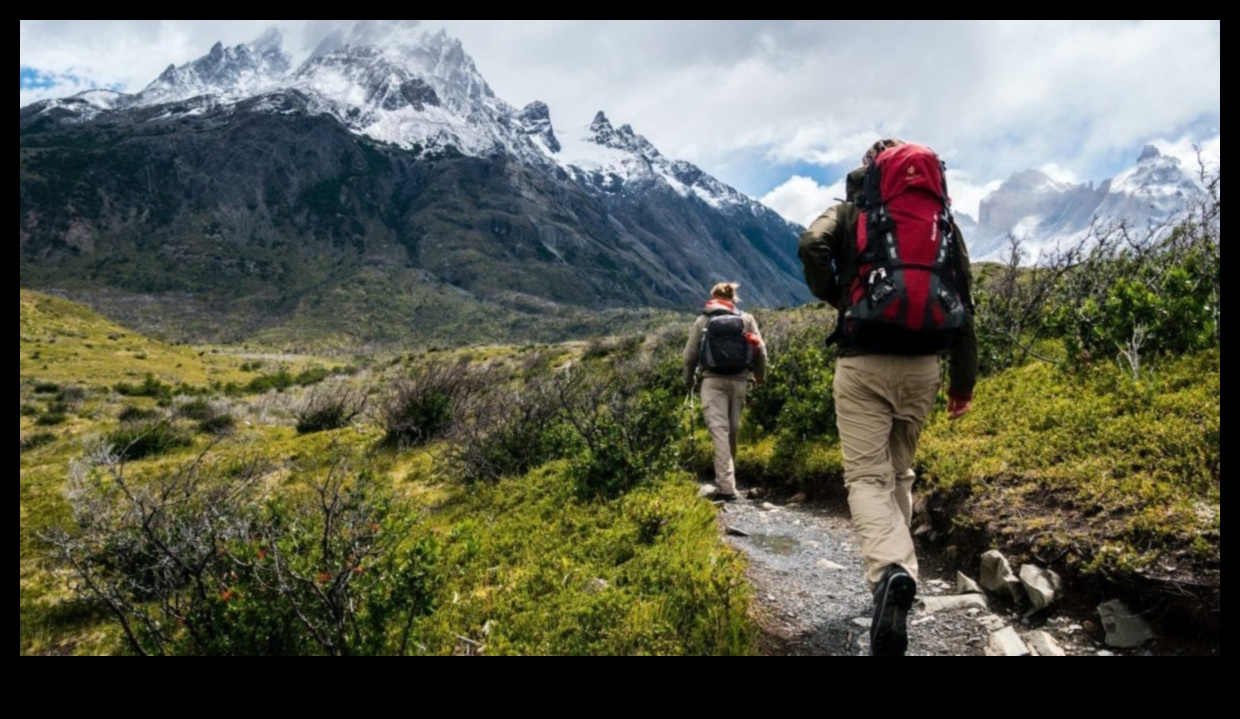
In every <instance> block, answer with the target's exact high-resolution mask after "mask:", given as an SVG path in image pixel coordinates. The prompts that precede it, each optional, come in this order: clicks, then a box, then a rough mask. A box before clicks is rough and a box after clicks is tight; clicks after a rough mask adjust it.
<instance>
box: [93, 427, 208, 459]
mask: <svg viewBox="0 0 1240 719" xmlns="http://www.w3.org/2000/svg"><path fill="white" fill-rule="evenodd" d="M105 441H106V442H107V443H108V444H109V445H111V446H112V447H113V450H114V451H115V452H116V455H117V457H118V458H120V459H123V460H127V461H132V460H138V459H143V458H145V457H153V456H155V455H160V454H165V453H167V452H171V451H172V450H174V449H179V448H181V447H188V446H189V445H190V444H191V442H192V440H191V439H190V437H189V436H188V435H186V434H185V433H184V432H181V431H180V430H178V429H177V428H175V427H174V426H173V425H172V424H171V423H169V422H166V421H164V422H146V423H142V424H134V425H127V426H122V427H121V428H120V429H117V430H116V431H114V432H111V433H109V434H108V435H107V436H106V438H105Z"/></svg>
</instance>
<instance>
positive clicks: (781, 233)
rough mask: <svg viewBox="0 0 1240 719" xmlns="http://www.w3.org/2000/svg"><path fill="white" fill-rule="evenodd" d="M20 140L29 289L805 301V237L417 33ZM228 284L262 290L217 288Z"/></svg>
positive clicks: (38, 119)
mask: <svg viewBox="0 0 1240 719" xmlns="http://www.w3.org/2000/svg"><path fill="white" fill-rule="evenodd" d="M20 127H21V133H22V143H23V144H22V147H23V165H22V168H23V174H22V183H23V184H22V227H21V238H22V241H21V248H22V250H21V252H22V255H21V259H22V278H23V282H36V281H37V282H39V283H49V282H51V283H57V284H58V286H64V285H66V284H68V283H70V282H78V283H81V284H83V285H84V286H86V287H89V288H91V289H92V290H94V289H99V288H98V287H97V285H98V284H99V283H104V284H106V285H107V286H108V288H110V289H112V290H119V291H139V290H141V291H149V290H148V288H151V287H156V288H165V287H166V288H174V287H175V288H179V289H181V290H183V291H188V292H191V293H192V292H194V291H197V290H198V289H201V288H203V287H207V286H209V287H210V288H211V289H210V291H209V292H206V294H207V295H209V296H210V299H211V300H212V301H213V302H214V303H215V304H216V305H220V304H227V303H228V302H240V301H242V300H241V298H242V294H241V293H243V292H249V294H248V295H245V301H246V302H254V301H256V300H257V298H258V297H260V296H261V295H262V294H263V293H275V294H277V295H278V296H279V297H280V298H281V302H282V303H283V305H281V306H283V307H284V308H285V310H284V311H291V312H294V313H295V312H301V311H304V310H305V307H307V306H312V307H322V306H324V304H323V302H324V300H323V298H322V297H321V296H320V295H319V294H316V293H323V292H328V291H331V287H332V286H333V284H332V283H333V282H342V281H344V280H346V279H349V278H351V277H353V276H354V274H355V273H357V272H367V273H369V272H373V271H374V267H375V266H376V264H375V263H378V264H379V265H382V266H387V267H390V268H391V267H395V268H398V269H393V270H391V274H392V275H401V273H405V275H408V273H409V272H413V273H414V274H413V275H408V276H416V277H419V278H422V280H419V281H434V282H442V283H444V284H445V285H446V286H448V287H450V288H451V289H450V290H448V291H447V294H445V293H444V292H440V293H439V294H440V296H441V298H443V297H455V298H460V297H466V298H468V299H469V301H471V302H483V303H486V302H500V301H502V302H503V303H505V304H504V307H505V308H506V309H507V308H511V307H513V306H517V305H520V306H526V307H537V308H540V310H541V309H545V308H546V307H547V306H548V305H547V304H546V303H547V302H550V303H552V305H553V306H557V307H563V306H573V307H578V308H591V309H593V308H598V307H602V306H610V305H614V304H615V303H616V302H617V299H618V298H623V301H624V303H626V304H629V305H637V306H654V307H664V308H669V309H670V308H689V307H692V306H694V305H696V304H697V302H699V301H700V300H701V294H702V293H703V292H704V290H705V288H708V287H709V286H710V284H712V283H714V282H717V281H720V280H732V281H739V282H741V283H742V284H744V285H745V286H746V288H747V290H748V292H747V297H748V298H749V299H750V300H751V301H753V302H756V303H761V304H767V305H780V304H790V303H797V302H800V301H803V300H805V299H808V293H807V290H806V288H805V284H804V281H803V279H802V278H801V272H800V265H799V261H798V260H797V258H796V244H797V238H798V235H799V232H800V230H801V228H800V227H798V226H797V225H794V224H792V223H789V222H787V221H786V220H784V219H783V218H781V217H780V216H779V215H778V214H776V213H775V212H774V211H772V210H770V209H769V208H767V207H765V206H764V205H762V204H760V203H758V202H756V201H754V200H752V199H750V198H748V197H746V196H744V195H743V194H741V193H740V192H737V191H736V190H735V189H733V188H731V187H728V186H727V185H726V184H724V183H722V182H720V181H719V180H717V179H715V178H713V177H711V176H709V175H708V174H707V173H705V172H703V171H702V170H701V169H700V168H697V167H695V166H694V165H692V164H690V163H687V162H683V161H679V160H674V159H671V158H668V157H666V156H664V155H663V154H662V153H661V152H660V151H659V150H658V149H657V148H656V147H655V146H654V145H653V144H652V143H651V142H650V141H649V140H647V139H646V138H645V137H643V136H642V135H640V134H638V133H637V132H635V131H634V130H633V128H631V127H630V126H628V125H621V126H619V127H618V128H617V127H616V126H614V125H613V124H612V123H611V121H610V120H609V119H608V118H607V116H606V115H605V114H604V113H603V112H599V113H598V114H597V115H596V116H595V117H594V119H593V121H592V122H590V123H589V124H588V125H583V126H576V127H573V126H567V127H566V128H557V127H556V126H555V125H554V123H553V118H552V116H551V112H550V109H549V108H548V107H547V106H546V104H544V103H542V102H532V103H530V104H529V105H527V106H526V107H524V108H521V109H517V108H516V107H514V106H512V105H509V104H508V103H506V102H505V101H503V100H502V99H500V98H498V97H497V96H496V95H495V93H494V92H493V91H492V90H491V88H490V87H489V86H488V85H487V83H486V81H485V79H484V78H483V77H482V76H481V74H480V73H479V72H478V70H477V68H476V66H475V65H474V62H473V60H472V59H471V58H470V57H469V55H468V54H467V53H466V52H465V51H464V49H463V47H462V46H461V43H460V42H459V41H458V40H456V39H454V38H452V37H449V36H448V35H447V34H446V33H444V32H442V31H441V32H437V33H432V32H427V31H425V30H424V29H423V28H421V27H420V26H419V25H418V23H417V22H416V21H359V22H357V23H356V24H354V25H352V26H351V27H350V28H348V29H347V30H344V31H341V32H338V33H335V34H333V35H331V36H329V37H328V38H326V39H325V40H323V41H322V42H321V43H320V44H319V46H318V47H317V48H316V49H315V50H314V52H313V53H311V54H310V56H309V57H308V58H306V59H305V60H304V61H302V62H300V63H296V64H294V63H293V62H292V60H291V59H290V58H289V56H288V54H287V53H286V52H285V51H284V50H283V48H282V44H281V38H280V36H279V34H278V33H275V32H269V33H267V34H265V35H264V36H263V37H262V38H260V39H258V40H256V41H254V42H252V43H248V44H243V45H237V46H234V47H224V46H222V45H220V44H216V45H215V46H214V47H212V48H211V50H210V52H208V54H207V55H205V56H203V57H201V58H198V59H197V60H194V61H192V62H189V63H185V64H183V65H179V66H172V67H169V68H168V69H167V70H165V71H164V72H163V73H162V74H161V75H160V76H159V77H158V78H156V79H155V80H154V81H153V82H152V83H151V84H150V85H148V86H147V87H146V88H144V89H143V90H142V91H140V92H138V93H134V94H120V93H114V92H102V91H92V92H89V93H82V94H80V95H77V96H74V97H71V98H64V99H59V100H49V101H44V102H40V103H35V104H33V105H29V106H27V107H23V108H21V111H20ZM105 140H106V142H105ZM36 147H37V148H41V149H46V148H50V147H55V148H57V149H55V150H54V151H51V152H42V151H41V150H35V148H36ZM62 182H63V183H64V185H63V186H62V184H61V183H62ZM86 187H92V188H93V189H92V192H91V196H90V197H89V198H86V197H78V196H77V195H75V193H78V192H80V191H82V190H83V188H86ZM49 218H58V219H57V220H56V222H49ZM173 246H175V247H176V249H175V250H174V249H172V248H173ZM207 246H210V248H211V249H210V250H209V251H208V250H207V249H205V248H206V247H207ZM280 247H283V248H298V249H297V251H298V252H302V251H304V252H305V253H308V255H307V257H305V258H303V260H304V262H307V263H309V264H307V265H305V266H301V265H297V264H295V262H294V261H293V260H292V259H289V258H287V257H280V256H279V252H278V251H277V250H276V249H275V248H280ZM187 253H188V254H187ZM117 255H120V256H117ZM187 256H192V257H194V258H196V259H195V260H194V262H201V263H203V264H202V266H200V267H196V269H195V270H194V277H193V279H192V280H187V279H186V278H185V276H184V275H185V274H186V273H187V272H188V271H189V269H190V267H191V266H192V265H193V263H190V262H186V261H185V259H184V258H185V257H187ZM177 258H180V259H179V260H178V259H177ZM329 258H330V259H329ZM380 258H381V259H380ZM130 262H136V263H137V264H138V265H140V266H141V270H140V271H138V272H133V271H130V270H126V271H125V272H118V271H116V268H118V267H121V266H124V263H130ZM237 267H241V268H249V269H245V270H244V271H243V272H242V274H245V273H246V272H251V271H253V272H258V273H259V274H265V276H266V277H267V279H266V280H265V281H264V283H258V284H253V285H249V286H246V287H241V286H238V283H237V281H235V280H233V281H228V282H226V281H225V278H227V277H229V276H230V275H229V273H235V272H236V271H237V270H236V269H235V268H237ZM264 267H266V268H268V269H266V270H258V269H254V268H264ZM271 267H279V268H281V269H280V270H279V272H275V271H274V270H271V269H270V268H271ZM313 268H318V269H313ZM273 272H274V274H273ZM325 273H327V274H325ZM328 274H329V275H330V277H328V276H327V275H328ZM405 275H401V276H405ZM333 278H334V279H333ZM241 284H245V283H241ZM422 291H423V290H418V291H417V292H419V293H420V292H422ZM394 292H395V293H396V294H399V293H400V292H401V291H400V290H394ZM409 292H410V293H412V292H413V291H412V290H410V291H409ZM256 293H257V294H256ZM342 293H344V294H348V293H347V292H343V291H342ZM389 294H391V293H389ZM415 294H416V293H415ZM312 295H313V297H314V298H312V297H311V296H312ZM366 301H367V302H378V301H379V298H378V297H375V298H373V299H370V300H366ZM453 301H455V300H453ZM290 303H291V304H290ZM290 307H291V308H292V309H289V308H290ZM265 308H266V306H264V309H265ZM204 311H205V310H204ZM440 314H445V313H442V312H441V313H438V314H436V315H432V317H433V321H441V320H443V318H442V317H440V316H439V315H440ZM350 329H353V328H350Z"/></svg>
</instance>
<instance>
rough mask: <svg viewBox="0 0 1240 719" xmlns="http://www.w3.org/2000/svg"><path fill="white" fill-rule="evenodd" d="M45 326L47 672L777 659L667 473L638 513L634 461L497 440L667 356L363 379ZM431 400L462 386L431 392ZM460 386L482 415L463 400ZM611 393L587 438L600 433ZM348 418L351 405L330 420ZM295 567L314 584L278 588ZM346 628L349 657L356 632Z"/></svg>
mask: <svg viewBox="0 0 1240 719" xmlns="http://www.w3.org/2000/svg"><path fill="white" fill-rule="evenodd" d="M21 303H22V313H21V318H22V319H21V326H22V369H21V379H20V382H19V394H20V405H21V412H20V414H21V452H20V462H19V465H20V492H19V505H20V509H19V513H20V530H19V542H20V552H19V584H20V632H19V652H20V653H22V654H59V653H79V654H112V653H125V652H134V651H140V652H144V653H228V654H235V653H314V654H320V653H327V654H340V653H384V654H386V653H414V654H453V653H457V654H461V653H464V654H530V653H539V654H587V653H588V654H600V653H602V654H617V653H619V654H720V653H723V654H738V653H740V654H743V653H750V652H752V651H753V648H754V629H753V625H752V624H751V623H750V620H749V617H748V614H747V611H748V601H749V598H748V589H747V587H746V585H745V584H744V582H743V581H742V571H743V565H742V562H741V560H740V558H739V556H738V555H737V554H736V553H734V552H733V551H731V550H730V549H727V548H726V547H725V546H724V545H723V544H722V542H721V541H720V539H719V535H718V530H717V528H716V525H715V514H714V512H715V510H714V509H713V507H712V506H711V505H710V504H709V503H708V502H706V501H704V500H702V499H699V498H698V497H697V496H696V483H695V482H694V481H693V480H692V478H690V477H689V476H687V475H685V474H684V473H680V472H677V471H675V470H674V468H673V467H672V466H671V465H669V464H667V462H666V461H665V460H666V459H667V455H666V454H664V455H661V456H662V459H659V460H658V461H657V462H653V463H645V464H642V465H641V468H642V469H643V471H645V470H651V471H650V472H649V473H648V474H647V473H643V474H640V475H639V474H638V473H636V472H635V471H634V472H630V473H629V474H627V475H626V476H627V477H628V480H629V481H630V482H631V484H628V485H625V486H624V487H623V490H624V491H612V489H611V486H610V484H608V485H607V488H606V489H602V488H600V489H599V490H598V491H595V490H593V489H590V487H593V486H594V485H591V484H589V482H591V481H594V479H593V478H596V477H598V476H603V475H599V473H598V471H597V470H598V469H599V468H600V467H602V468H603V469H605V470H607V472H609V471H610V470H611V469H614V468H617V467H618V468H621V469H622V468H623V465H624V463H625V458H624V456H619V458H618V459H619V465H618V466H617V467H613V466H612V465H610V464H607V465H602V464H600V462H601V461H602V459H601V458H599V459H597V460H592V461H584V462H583V461H582V457H591V456H592V455H591V451H590V450H589V449H588V448H587V447H586V446H584V445H582V444H580V442H581V436H580V435H578V434H575V433H574V431H573V430H572V429H571V426H570V425H569V424H565V423H562V422H561V421H560V420H559V419H556V420H554V422H553V423H552V424H550V425H547V427H548V431H549V434H548V435H547V436H548V438H549V439H548V440H547V442H546V443H542V444H540V443H538V442H527V441H518V442H515V443H507V444H506V443H505V440H504V439H503V438H502V437H501V435H503V432H504V431H507V430H511V429H516V430H518V431H519V430H521V429H522V428H524V427H525V426H526V425H525V424H520V423H518V424H514V425H509V426H508V428H507V429H505V428H499V427H496V426H495V425H494V423H493V422H491V421H490V419H489V418H490V417H498V418H503V417H507V414H506V413H497V412H493V411H492V410H493V409H494V408H495V407H496V405H493V404H491V402H493V401H500V400H501V399H502V400H503V401H516V402H520V401H521V400H520V398H521V397H530V396H533V394H532V393H531V392H532V390H533V388H534V387H536V386H537V387H544V388H545V387H547V386H549V385H546V384H544V383H545V382H546V381H547V379H548V378H549V377H550V376H551V373H552V372H554V371H556V369H557V368H564V367H566V366H569V365H574V366H578V367H582V366H586V365H591V364H595V365H598V366H599V367H600V369H606V363H607V362H608V361H609V359H610V358H611V357H612V356H614V355H617V354H618V353H622V352H624V353H629V354H628V355H626V356H628V357H630V358H632V357H634V356H635V355H633V354H632V353H634V352H639V351H640V347H641V345H642V344H643V343H642V341H641V340H637V341H636V342H634V341H623V342H622V341H619V340H603V339H600V340H598V341H596V342H593V343H590V344H586V343H579V344H568V345H561V346H554V347H552V346H540V345H533V344H530V345H525V346H522V347H500V346H493V347H485V348H473V349H470V350H466V351H459V352H452V351H434V352H427V353H422V352H415V353H407V354H400V355H386V356H383V357H377V356H376V357H371V358H368V359H366V360H365V361H363V362H360V363H356V364H353V365H351V366H348V367H343V366H340V365H338V364H336V363H335V362H333V361H332V360H331V359H330V358H320V359H316V358H311V357H270V356H268V357H264V358H262V359H258V358H255V357H254V356H253V355H249V354H245V353H238V352H236V351H234V350H228V349H224V348H216V349H213V350H204V349H193V348H188V347H180V346H169V345H165V344H163V343H159V342H156V341H153V340H150V339H146V338H143V337H141V336H139V335H136V334H134V333H133V332H131V331H129V330H126V329H124V328H121V327H118V326H116V325H114V324H112V323H110V322H108V321H107V320H104V319H103V318H101V317H99V316H98V315H95V314H94V313H91V312H89V311H87V310H85V309H83V308H81V307H80V306H76V305H73V304H72V303H69V302H66V301H63V300H60V299H56V298H51V297H47V296H42V295H38V294H35V293H26V292H23V293H22V298H21ZM48 350H50V351H48ZM36 352H38V353H40V354H39V355H38V356H36V357H34V358H33V359H31V357H30V355H31V354H34V353H36ZM458 368H460V370H459V372H458ZM428 377H432V378H439V379H436V380H435V381H441V380H442V382H441V384H438V385H434V384H432V385H429V386H430V387H431V389H432V390H434V391H431V392H429V393H425V392H424V393H422V394H419V390H417V387H425V386H427V385H425V382H427V381H428V380H427V378H428ZM445 378H447V379H445ZM452 378H456V379H462V378H464V379H463V382H464V385H467V386H468V387H469V388H470V389H469V390H468V392H469V393H471V394H467V395H461V396H459V397H457V396H455V395H454V396H453V397H452V398H451V399H445V398H446V397H447V395H445V394H443V393H441V390H442V389H443V388H444V387H447V384H443V382H449V381H456V379H452ZM475 380H484V381H481V382H479V381H475ZM420 382H421V383H424V384H421V385H420V384H418V383H420ZM522 388H525V389H526V390H531V392H526V393H522V391H521V390H522ZM512 392H515V394H514V393H512ZM541 396H543V397H547V396H548V395H545V394H544V395H541ZM595 396H596V395H589V397H587V399H586V400H585V402H586V403H578V404H577V405H576V406H577V407H578V411H579V412H580V414H579V415H578V416H579V417H580V418H587V417H592V419H590V421H595V420H597V419H598V418H599V417H598V416H597V415H594V414H593V412H594V409H593V407H595V406H594V405H590V404H588V403H589V402H592V401H593V400H592V399H590V398H593V397H595ZM504 398H506V399H504ZM334 402H337V403H339V402H343V403H346V404H349V408H347V409H346V411H344V412H343V413H341V414H333V413H332V412H331V411H320V410H324V408H328V409H329V410H330V408H331V407H333V406H335V405H333V403H334ZM521 406H524V405H521ZM488 408H490V409H488ZM479 410H485V412H487V413H489V414H485V413H484V414H480V413H479ZM514 412H515V416H519V417H533V416H534V415H535V414H537V412H533V413H531V412H527V411H526V410H524V409H519V408H518V409H516V410H514ZM638 414H640V413H638ZM411 417H412V418H413V419H412V420H411V419H410V418H411ZM440 418H442V419H443V420H444V421H443V422H440ZM311 419H312V420H313V421H311ZM410 422H413V424H412V425H411V424H410ZM537 426H540V427H541V426H543V425H537ZM402 431H405V432H407V434H403V435H402V434H400V432H402ZM552 435H554V437H552ZM504 436H506V435H504ZM592 436H593V435H592ZM394 438H395V439H394ZM535 446H537V447H541V448H545V449H546V451H545V453H537V452H542V450H541V449H538V450H534V449H531V448H532V447H535ZM595 446H596V447H598V451H603V449H604V448H603V446H600V445H595ZM656 446H659V447H661V448H662V449H664V450H666V449H667V448H668V447H669V446H670V445H668V443H666V442H662V443H658V444H657V445H656ZM466 448H468V449H470V450H477V449H479V448H482V449H484V450H486V452H487V454H486V456H485V463H484V464H481V463H480V461H481V460H480V459H479V457H481V456H482V455H479V454H477V453H474V454H468V453H465V452H464V451H463V450H464V449H466ZM574 458H575V459H574ZM496 462H498V464H496ZM480 467H481V468H485V469H487V470H488V471H489V470H490V469H491V468H495V467H500V468H501V469H500V470H499V471H498V473H491V474H486V476H485V477H483V476H482V475H481V474H478V472H471V471H470V470H469V468H473V469H474V470H478V469H479V468H480ZM503 468H507V469H503ZM530 468H533V469H530ZM591 468H593V469H591ZM656 470H657V471H656ZM607 472H604V473H603V474H604V475H606V474H607ZM604 479H607V477H604ZM583 483H585V484H583ZM325 488H331V489H330V491H331V492H336V494H333V495H331V496H334V497H336V498H337V499H339V500H340V503H339V504H333V506H337V507H339V508H340V513H338V514H333V515H331V516H330V519H329V518H328V516H327V515H326V514H325V512H326V510H325V509H324V506H326V505H324V504H323V503H322V502H318V501H316V500H315V497H319V496H320V495H319V494H317V493H318V492H320V491H329V490H328V489H325ZM170 493H171V494H170ZM135 517H145V518H146V519H145V520H144V521H137V520H135ZM135 522H136V523H135ZM151 527H154V528H156V529H154V530H151V529H150V528H151ZM152 531H154V532H155V534H151V532H152ZM315 532H318V533H319V534H313V533H315ZM204 533H205V534H204ZM307 533H310V534H307ZM277 535H278V536H277ZM152 536H158V537H161V538H162V539H160V540H159V541H158V542H156V543H155V545H158V546H159V547H161V549H153V547H154V546H155V545H153V544H151V541H152V540H151V538H152ZM311 536H313V537H314V539H313V541H310V537H311ZM191 538H192V541H190V540H191ZM179 540H184V541H183V542H180V543H179ZM344 547H349V549H347V550H345V549H343V548H344ZM204 548H207V551H208V555H209V556H208V555H202V554H195V555H194V556H195V557H196V561H173V559H172V557H174V556H175V557H178V558H179V559H181V560H184V559H185V555H183V554H176V553H177V552H190V553H192V552H198V551H200V550H203V549H204ZM333 548H336V549H333ZM152 552H153V553H152ZM161 552H163V553H161ZM212 557H213V559H212ZM277 561H278V562H286V563H285V564H280V565H278V566H280V567H281V568H282V570H281V571H285V572H288V575H294V576H295V575H298V572H305V573H306V574H305V575H304V576H305V577H307V580H306V582H307V583H306V584H301V585H297V586H296V587H285V588H284V589H283V590H280V591H276V590H275V589H273V588H272V584H271V581H273V580H272V575H271V574H269V573H266V572H268V569H269V568H271V567H275V566H277V565H276V564H272V562H277ZM75 562H76V564H75ZM221 562H222V563H223V564H220V563H221ZM191 565H192V566H195V567H200V568H201V571H198V572H197V573H195V572H192V571H190V570H189V569H187V568H186V567H189V566H191ZM75 567H77V568H82V567H85V568H87V573H82V572H79V571H75ZM161 567H162V569H161ZM137 568H145V569H141V570H138V569H137ZM165 570H166V571H165ZM217 570H218V571H217ZM131 571H137V572H138V573H137V574H125V573H126V572H131ZM118 573H120V574H119V575H118ZM88 578H89V579H90V580H91V581H92V582H99V584H96V585H94V586H96V587H98V586H104V585H108V586H113V587H114V588H116V587H120V589H116V593H113V594H107V593H104V594H100V593H99V592H96V591H92V590H91V589H90V588H88V587H87V586H86V584H85V581H86V580H87V579H88ZM113 580H117V583H116V584H114V585H109V584H108V583H109V582H111V581H113ZM135 587H145V588H144V589H141V590H140V591H138V590H136V589H135ZM192 587H199V588H200V589H202V591H198V590H193V589H191V588H192ZM301 590H305V591H304V592H301ZM135 592H136V593H135ZM290 598H292V599H290ZM327 598H330V599H331V601H328V599H327ZM336 599H341V600H342V601H343V600H345V599H347V602H344V603H343V604H336V603H333V602H335V600H336ZM161 600H167V601H166V602H164V601H161ZM289 601H294V602H298V601H300V602H303V603H302V604H300V605H299V607H300V610H299V611H300V614H299V613H298V612H295V611H293V610H292V609H290V605H289ZM346 606H347V607H349V608H350V609H343V608H342V607H346ZM169 607H175V609H168V608H169ZM354 607H355V608H356V612H354V610H353V609H352V608H354ZM165 609H167V612H165V611H164V610H165ZM161 612H163V613H161ZM168 612H171V613H168ZM340 612H347V613H350V614H349V617H350V621H355V622H357V624H356V626H357V627H358V629H357V630H356V631H355V632H353V633H347V632H346V633H345V634H348V636H345V634H340V635H336V634H333V631H334V629H338V628H339V627H340V626H341V625H340V621H343V620H342V618H341V615H340ZM303 614H304V616H305V617H307V619H306V622H305V623H303V622H301V621H300V620H299V619H297V618H296V617H298V616H302V615H303ZM155 616H158V617H159V618H160V620H159V621H158V622H154V621H152V622H150V623H147V622H146V621H144V619H151V618H152V617H155ZM156 627H172V629H171V631H170V632H168V633H167V634H166V635H165V634H164V630H163V629H157V628H156ZM178 627H179V628H178Z"/></svg>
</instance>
